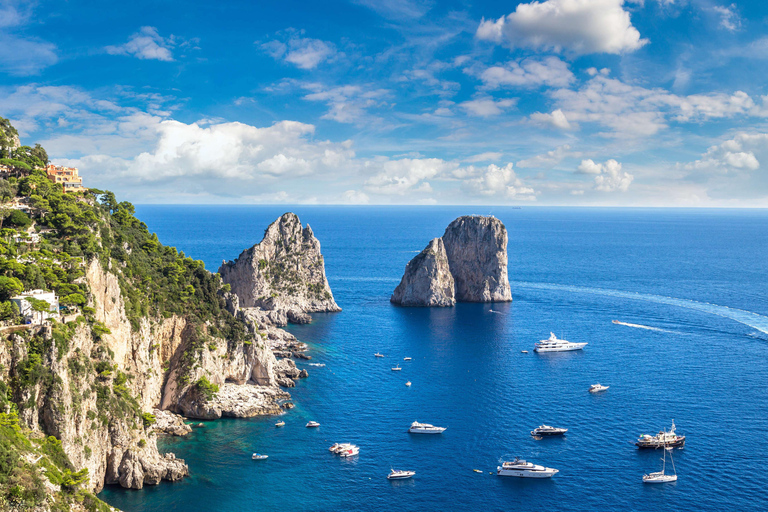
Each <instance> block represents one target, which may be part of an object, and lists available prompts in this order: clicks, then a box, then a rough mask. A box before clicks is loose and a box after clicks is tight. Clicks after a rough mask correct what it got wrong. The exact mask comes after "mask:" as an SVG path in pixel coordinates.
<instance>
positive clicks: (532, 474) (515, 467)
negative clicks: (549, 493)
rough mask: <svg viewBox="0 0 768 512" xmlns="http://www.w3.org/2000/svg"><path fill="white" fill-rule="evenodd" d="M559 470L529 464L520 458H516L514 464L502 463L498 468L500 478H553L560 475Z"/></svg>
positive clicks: (497, 472)
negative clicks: (557, 474)
mask: <svg viewBox="0 0 768 512" xmlns="http://www.w3.org/2000/svg"><path fill="white" fill-rule="evenodd" d="M558 472H559V471H558V470H557V469H553V468H546V467H544V466H539V465H538V464H534V463H532V462H527V461H524V460H523V459H521V458H520V457H515V460H513V461H512V462H507V461H505V462H502V463H501V466H497V467H496V474H497V475H499V476H516V477H519V478H551V477H552V476H553V475H554V474H556V473H558Z"/></svg>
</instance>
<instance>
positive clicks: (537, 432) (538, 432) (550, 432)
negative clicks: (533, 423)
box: [531, 425, 568, 437]
mask: <svg viewBox="0 0 768 512" xmlns="http://www.w3.org/2000/svg"><path fill="white" fill-rule="evenodd" d="M566 432H568V429H567V428H557V427H550V426H549V425H539V426H538V427H536V428H535V429H533V430H531V435H532V436H541V437H544V436H562V435H563V434H565V433H566Z"/></svg>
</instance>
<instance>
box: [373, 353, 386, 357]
mask: <svg viewBox="0 0 768 512" xmlns="http://www.w3.org/2000/svg"><path fill="white" fill-rule="evenodd" d="M373 355H374V356H376V357H384V354H379V353H378V352H376V353H375V354H373Z"/></svg>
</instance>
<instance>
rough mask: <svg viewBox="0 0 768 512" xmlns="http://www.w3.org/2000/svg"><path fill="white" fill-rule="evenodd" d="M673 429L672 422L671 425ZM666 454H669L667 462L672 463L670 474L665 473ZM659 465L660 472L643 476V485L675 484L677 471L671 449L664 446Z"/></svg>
mask: <svg viewBox="0 0 768 512" xmlns="http://www.w3.org/2000/svg"><path fill="white" fill-rule="evenodd" d="M672 426H673V427H674V422H673V423H672ZM667 452H669V460H670V461H672V472H673V473H672V474H671V475H668V474H666V473H665V471H666V470H667ZM662 461H663V462H662V463H661V471H656V472H654V473H648V474H647V475H643V483H646V484H665V483H667V482H677V469H676V468H675V459H673V458H672V448H670V447H668V446H666V445H664V458H663V459H662Z"/></svg>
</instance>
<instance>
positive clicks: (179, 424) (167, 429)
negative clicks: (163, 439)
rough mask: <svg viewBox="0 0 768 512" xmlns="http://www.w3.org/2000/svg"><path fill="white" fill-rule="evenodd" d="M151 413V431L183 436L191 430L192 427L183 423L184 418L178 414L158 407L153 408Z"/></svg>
mask: <svg viewBox="0 0 768 512" xmlns="http://www.w3.org/2000/svg"><path fill="white" fill-rule="evenodd" d="M153 414H154V416H155V423H154V424H153V425H152V431H153V432H155V433H157V434H165V435H169V436H185V435H187V434H189V433H190V432H192V427H190V426H189V425H187V424H186V423H184V418H183V417H182V416H180V415H178V414H174V413H172V412H171V411H163V410H160V409H155V410H154V411H153Z"/></svg>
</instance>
